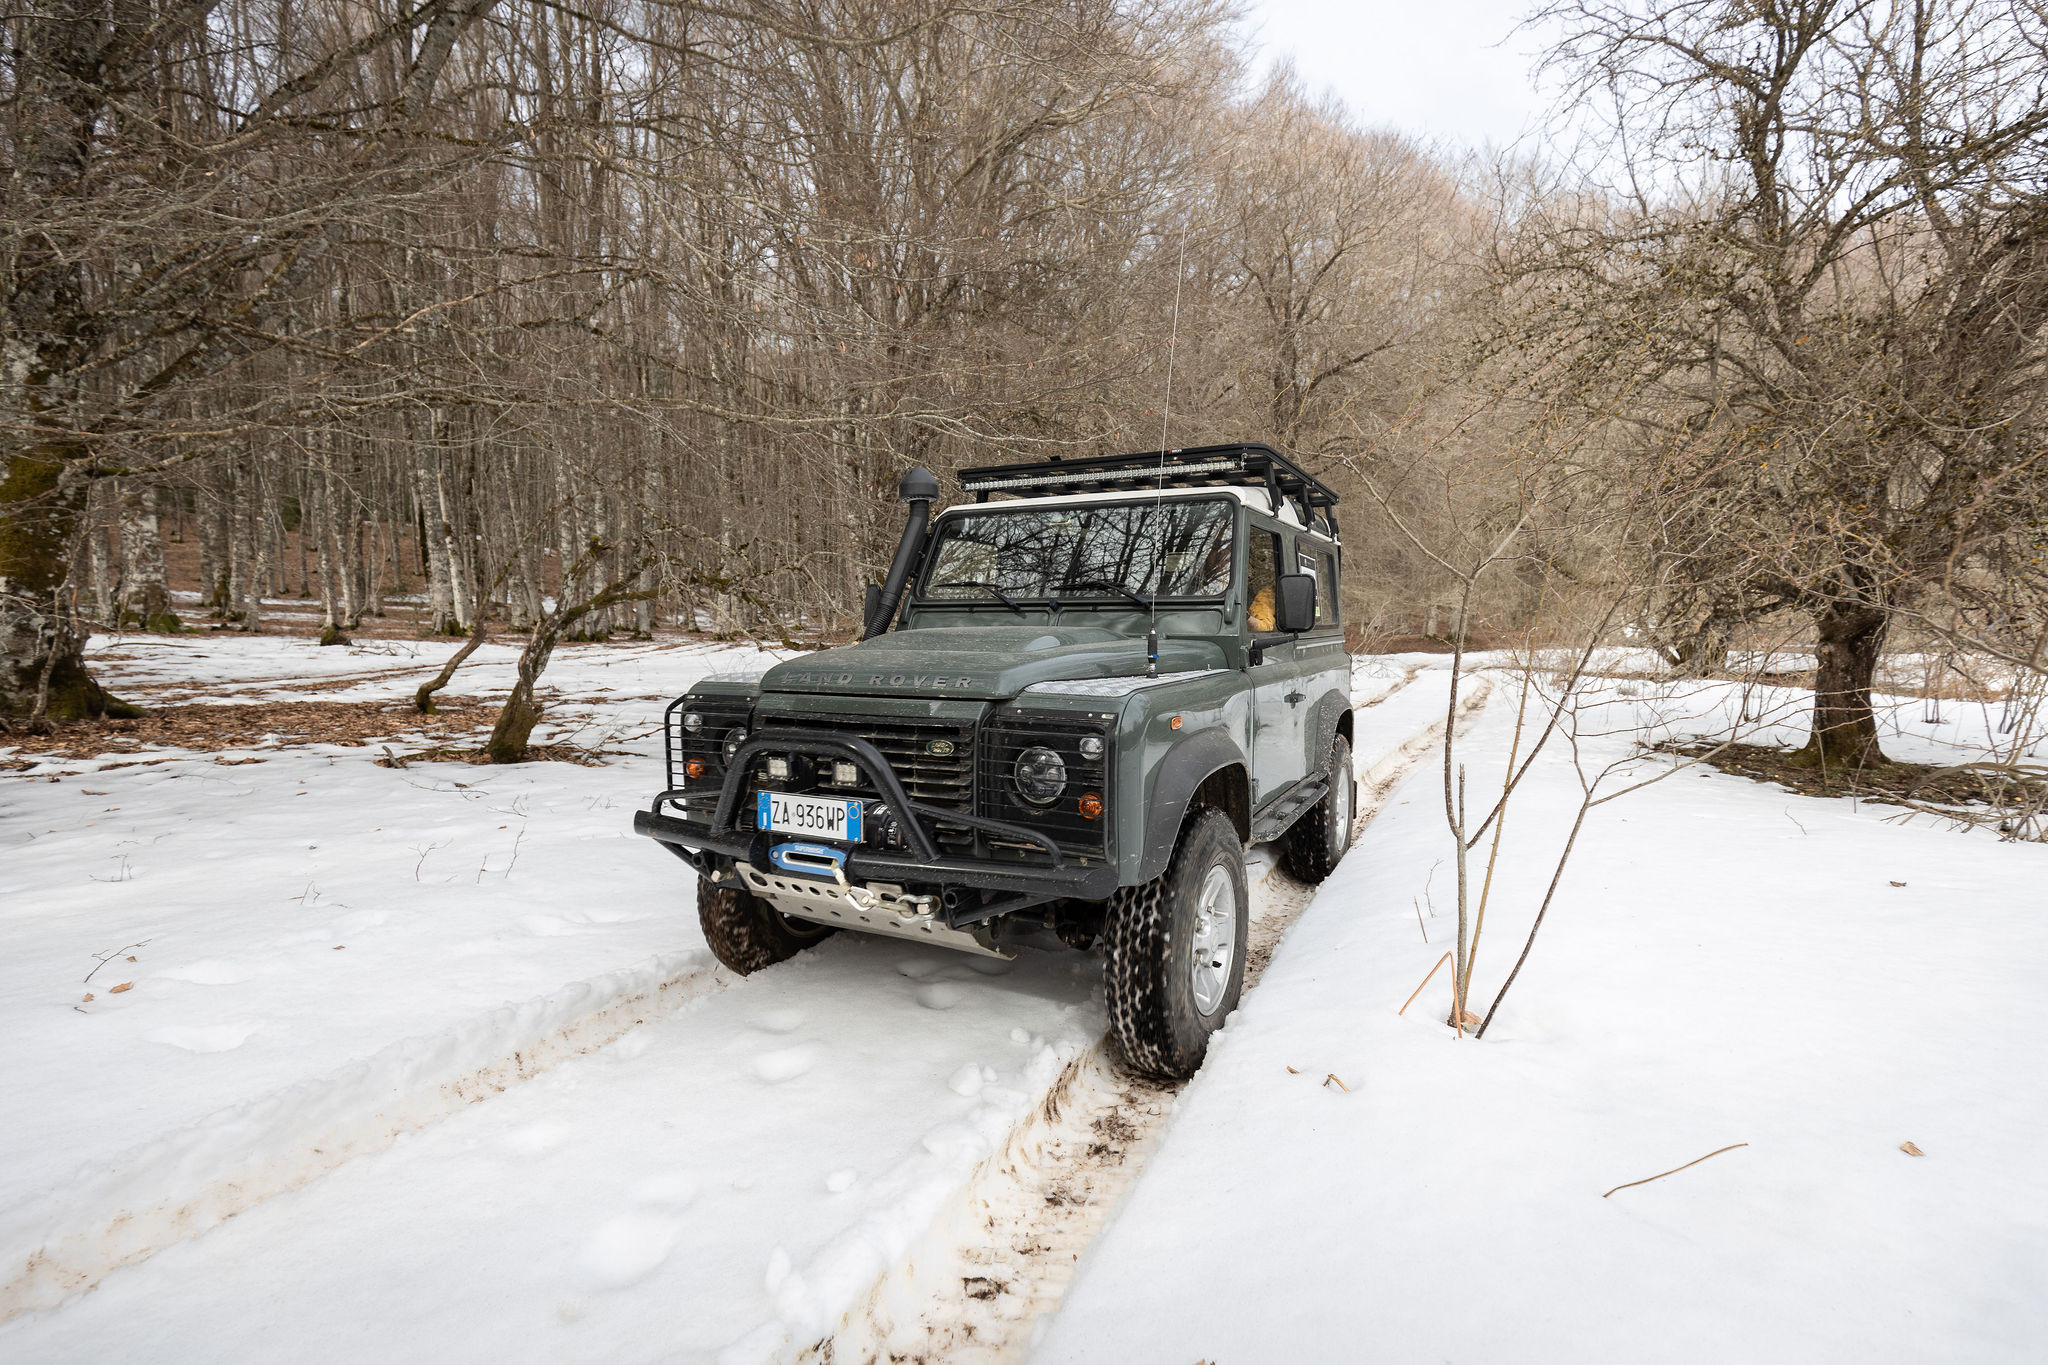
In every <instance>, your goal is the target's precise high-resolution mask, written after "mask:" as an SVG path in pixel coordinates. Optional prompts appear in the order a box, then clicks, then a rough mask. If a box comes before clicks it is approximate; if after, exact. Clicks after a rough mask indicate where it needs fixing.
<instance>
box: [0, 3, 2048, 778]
mask: <svg viewBox="0 0 2048 1365" xmlns="http://www.w3.org/2000/svg"><path fill="white" fill-rule="evenodd" d="M1551 17H1552V18H1553V19H1554V20H1555V21H1556V22H1557V23H1558V24H1559V25H1560V26H1561V31H1562V32H1563V33H1564V34H1565V38H1564V40H1563V45H1562V46H1561V47H1560V48H1559V49H1558V50H1557V51H1556V52H1555V53H1554V54H1553V57H1552V62H1553V67H1554V69H1555V70H1556V71H1557V72H1558V73H1559V75H1560V77H1561V79H1562V80H1564V82H1565V83H1566V88H1567V89H1568V92H1569V93H1568V99H1567V103H1568V105H1569V106H1570V107H1571V110H1572V118H1571V119H1570V120H1569V122H1570V125H1571V128H1572V131H1573V134H1574V137H1575V138H1576V139H1577V141H1576V143H1574V144H1573V146H1575V147H1576V148H1577V149H1578V153H1579V155H1578V156H1576V157H1575V156H1574V155H1570V154H1568V151H1569V150H1570V149H1569V148H1568V147H1567V144H1566V142H1565V141H1564V140H1563V139H1562V137H1560V139H1559V140H1558V141H1557V142H1555V143H1554V144H1546V145H1542V146H1538V147H1535V148H1523V149H1520V150H1519V151H1518V153H1517V154H1516V155H1515V156H1512V157H1508V156H1501V157H1495V158H1492V159H1482V158H1480V157H1478V156H1476V155H1472V154H1466V153H1460V154H1457V155H1453V154H1451V153H1449V152H1447V151H1445V150H1443V149H1440V148H1434V147H1431V146H1427V145H1422V144H1419V143H1417V142H1415V141H1413V140H1411V139H1408V138H1405V137H1403V136H1400V135H1396V134H1393V133H1388V132H1383V131H1376V130H1373V129H1369V128H1365V127H1362V126H1360V125H1359V124H1358V123H1357V122H1356V121H1355V120H1353V119H1352V118H1351V117H1350V116H1348V115H1347V113H1346V112H1345V111H1344V110H1343V109H1342V107H1341V106H1339V105H1336V104H1335V103H1333V102H1331V101H1329V100H1327V99H1319V98H1317V97H1315V96H1313V95H1311V94H1309V93H1308V92H1306V91H1304V90H1303V89H1302V88H1301V87H1300V86H1299V84H1298V83H1297V82H1296V81H1294V80H1293V79H1292V77H1291V76H1289V75H1288V74H1287V73H1286V72H1285V71H1284V70H1282V71H1280V72H1279V73H1278V74H1276V75H1274V76H1272V77H1270V78H1268V79H1266V80H1264V81H1262V82H1253V81H1251V80H1250V79H1249V77H1248V75H1247V72H1248V66H1247V59H1246V57H1245V54H1244V51H1243V47H1242V39H1241V37H1240V30H1239V29H1238V28H1237V26H1236V15H1235V13H1234V11H1233V10H1231V9H1230V8H1229V7H1227V6H1226V5H1224V4H1222V3H1219V2H1218V0H992V3H979V4H977V3H957V4H956V3H948V2H947V0H720V2H719V3H709V4H706V3H695V2H694V0H600V2H599V3H597V4H595V5H581V6H566V5H562V4H559V3H555V0H425V2H424V3H422V4H419V5H417V6H411V5H400V4H394V3H389V2H388V0H305V2H303V3H292V4H288V3H282V0H28V3H26V4H25V5H24V6H20V7H17V8H16V10H15V11H14V12H13V13H12V14H11V16H10V18H9V19H8V21H7V23H8V30H9V47H8V51H7V54H6V56H5V58H4V64H0V99H4V101H5V104H6V117H5V120H4V122H0V156H4V157H5V158H6V160H7V164H8V178H7V188H6V191H5V195H6V197H5V202H4V207H0V262H4V277H0V279H4V284H0V289H4V302H0V347H4V351H5V364H4V380H0V392H4V397H0V431H4V437H0V439H4V442H5V445H4V450H5V465H4V472H0V718H5V719H6V720H8V721H9V722H13V723H18V722H21V721H24V720H28V721H31V722H33V723H37V724H41V723H45V722H47V721H62V720H65V719H68V718H75V717H79V716H85V715H91V714H96V713H99V712H101V711H103V710H105V709H106V708H108V707H109V706H118V705H119V703H118V702H117V701H115V700H114V699H111V698H109V697H107V696H106V695H105V694H104V693H102V692H101V691H100V690H99V689H98V687H97V686H96V685H95V684H94V683H93V682H92V680H91V678H90V676H89V674H88V672H87V671H86V669H85V667H84V665H83V658H82V653H81V649H82V642H83V639H84V637H85V635H86V634H87V633H88V632H89V631H91V630H93V629H95V628H101V627H109V626H113V627H121V628H127V629H145V630H164V629H173V628H176V626H177V624H178V618H177V616H176V614H175V613H174V612H173V611H172V598H171V596H170V590H171V588H173V587H183V588H185V589H187V590H196V591H197V593H198V594H199V599H198V611H199V612H200V613H203V614H204V615H205V616H206V617H208V618H209V619H210V620H211V621H212V622H213V623H214V624H215V625H217V626H218V627H220V628H224V629H238V630H249V631H256V630H262V629H264V628H265V625H266V621H265V616H266V609H265V606H264V599H265V598H266V597H270V598H276V597H278V596H281V595H286V594H297V593H301V592H306V593H313V594H316V595H317V596H318V598H319V601H320V611H321V615H322V618H323V620H324V625H325V634H324V638H326V639H330V640H339V639H344V638H346V636H347V633H348V632H350V631H351V630H355V629H357V628H358V627H359V625H360V623H361V622H362V621H363V619H364V618H365V617H375V616H379V615H382V614H384V613H385V611H386V610H387V609H388V608H389V607H390V606H391V604H392V602H393V600H394V599H398V598H405V599H406V600H407V601H408V602H409V603H410V602H413V601H414V600H415V595H417V601H418V603H419V606H418V607H417V609H416V610H417V614H418V622H417V625H418V628H419V629H421V630H424V631H426V632H429V633H433V634H445V635H460V634H464V633H468V632H471V631H473V630H475V629H476V628H477V627H478V626H479V625H480V624H491V623H497V624H502V625H503V626H504V627H506V628H509V629H513V630H517V631H521V632H525V633H527V634H528V635H529V637H530V639H531V640H532V641H533V642H534V643H535V644H536V646H538V647H539V648H538V657H540V658H541V659H542V660H544V659H545V654H546V650H547V649H550V648H552V646H553V642H554V640H555V639H556V638H557V637H566V638H574V637H576V636H582V635H603V634H613V633H620V632H642V633H644V632H649V631H651V630H653V629H655V628H656V627H657V626H679V625H680V626H687V627H690V628H696V629H704V630H709V631H713V632H717V633H725V634H736V635H751V636H756V637H789V636H794V635H809V636H817V635H821V634H831V633H834V632H840V631H844V630H846V629H848V628H850V627H851V626H852V624H853V623H854V621H855V618H856V616H857V613H858V611H859V606H858V604H859V603H860V601H861V592H862V588H863V586H864V585H865V584H866V583H868V582H871V581H873V580H874V579H875V578H876V577H877V576H878V575H879V569H880V565H881V564H882V563H884V562H885V561H886V558H887V554H888V550H889V546H890V544H891V542H892V538H893V534H894V529H895V528H894V525H893V523H894V521H895V519H896V517H897V515H898V513H897V509H896V508H895V506H894V504H893V501H892V500H891V498H890V496H889V494H890V492H891V490H892V489H893V488H894V486H895V482H896V479H897V477H898V476H899V475H900V473H901V472H902V470H903V469H905V468H906V467H908V466H909V465H912V464H924V465H928V466H931V467H933V468H935V469H938V470H940V471H941V472H944V471H947V470H950V469H954V468H958V467H959V466H961V465H962V464H965V463H970V462H974V461H978V460H989V459H997V458H1028V457H1031V456H1034V455H1039V454H1047V455H1049V454H1057V453H1062V452H1069V451H1096V450H1101V449H1105V448H1115V449H1151V448H1155V447H1157V446H1158V445H1160V444H1161V441H1162V436H1163V439H1164V443H1165V444H1167V445H1188V444H1197V443H1202V442H1207V441H1213V440H1225V439H1253V440H1267V441H1271V442H1273V443H1275V444H1277V445H1280V446H1282V447H1283V448H1286V449H1288V450H1289V451H1291V452H1293V453H1294V454H1296V455H1297V456H1298V457H1299V458H1301V459H1302V460H1303V461H1304V462H1305V463H1307V464H1308V465H1309V466H1310V467H1311V468H1314V469H1316V470H1317V471H1319V472H1321V473H1322V474H1324V475H1325V476H1326V477H1327V478H1329V479H1330V480H1331V481H1332V482H1334V483H1335V484H1337V485H1338V486H1339V487H1340V488H1341V489H1343V490H1344V491H1345V492H1346V494H1347V513H1348V515H1347V519H1346V531H1347V544H1348V546H1349V548H1350V554H1349V559H1348V562H1347V568H1346V572H1347V576H1348V581H1347V583H1346V593H1347V603H1348V610H1349V615H1350V618H1351V620H1352V622H1353V623H1354V624H1355V625H1357V626H1359V627H1361V628H1362V629H1363V631H1364V633H1367V634H1400V633H1428V634H1438V633H1446V632H1460V631H1469V630H1470V628H1471V627H1472V626H1473V625H1474V624H1475V621H1476V622H1478V623H1480V624H1485V625H1488V626H1491V627H1494V628H1522V627H1524V626H1526V625H1527V624H1528V623H1529V622H1530V621H1531V620H1532V619H1533V616H1534V614H1535V613H1537V612H1538V611H1539V610H1541V609H1542V608H1543V607H1544V604H1546V603H1555V602H1556V601H1557V600H1559V598H1560V596H1561V595H1568V594H1569V592H1571V591H1579V590H1584V589H1585V588H1586V587H1587V586H1588V584H1589V581H1590V580H1592V579H1598V580H1599V583H1598V584H1594V585H1593V586H1596V587H1598V586H1601V585H1605V586H1607V587H1612V586H1613V581H1614V578H1615V575H1617V574H1619V575H1621V576H1622V578H1623V579H1624V580H1625V581H1626V582H1628V583H1635V584H1639V585H1640V590H1639V591H1635V592H1634V595H1633V598H1632V601H1631V604H1630V606H1629V607H1628V609H1627V610H1626V611H1624V612H1622V613H1620V614H1619V616H1618V618H1617V619H1618V620H1622V621H1625V622H1627V623H1628V626H1629V628H1630V629H1631V630H1634V631H1637V632H1639V638H1647V639H1649V640H1651V641H1653V642H1655V643H1657V644H1658V645H1659V647H1661V648H1664V649H1666V650H1668V652H1669V654H1670V657H1671V658H1672V660H1673V661H1674V664H1676V665H1678V666H1684V667H1694V668H1699V669H1706V668H1711V667H1715V666H1717V665H1718V664H1719V663H1720V662H1721V661H1722V660H1723V658H1724V656H1725V651H1726V647H1727V643H1728V641H1729V640H1730V639H1731V638H1733V637H1734V636H1735V635H1736V634H1737V633H1739V632H1740V631H1741V630H1742V629H1744V628H1745V627H1748V626H1752V625H1754V624H1755V623H1756V622H1758V621H1761V620H1765V619H1771V618H1784V617H1787V616H1789V617H1792V618H1795V619H1797V620H1799V621H1802V622H1805V623H1807V626H1808V628H1809V629H1810V630H1811V631H1813V632H1817V636H1816V637H1815V638H1816V639H1817V641H1818V644H1819V647H1820V653H1821V668H1820V673H1821V701H1822V713H1821V714H1820V715H1819V717H1818V718H1817V730H1816V743H1820V742H1821V741H1822V740H1823V739H1825V740H1826V744H1825V745H1823V747H1824V748H1825V749H1826V752H1827V756H1829V757H1830V758H1831V759H1841V758H1851V759H1853V758H1854V757H1855V756H1856V755H1857V754H1859V753H1862V752H1864V751H1866V750H1868V749H1869V748H1870V746H1872V745H1874V737H1873V736H1874V731H1871V730H1870V729H1869V727H1868V724H1867V722H1868V716H1869V706H1868V691H1869V685H1870V669H1871V666H1872V665H1873V664H1874V661H1875V657H1876V651H1877V650H1878V649H1879V648H1880V647H1881V646H1882V643H1883V642H1884V640H1885V639H1886V633H1887V631H1889V630H1893V629H1904V628H1910V629H1911V630H1913V631H1916V632H1918V633H1919V634H1920V635H1921V636H1925V637H1927V638H1936V637H1939V638H1944V639H1949V640H1952V641H1959V642H1962V643H1965V644H1968V645H1969V646H1970V647H1973V648H1984V649H1990V650H1993V651H1994V652H1997V653H1999V654H2001V655H2002V656H2003V657H2004V658H2006V659H2007V660H2008V661H2009V662H2011V663H2013V664H2014V665H2015V666H2019V667H2027V666H2033V667H2038V666H2039V665H2040V663H2041V661H2042V658H2043V643H2044V637H2043V630H2044V620H2048V618H2044V612H2043V601H2044V589H2048V581H2044V562H2043V539H2044V536H2048V518H2044V512H2043V508H2044V507H2048V471H2044V462H2048V455H2044V450H2043V443H2044V435H2043V433H2044V430H2048V426H2044V422H2043V412H2042V400H2043V397H2044V374H2048V368H2044V365H2048V362H2044V345H2048V165H2044V159H2043V150H2042V149H2043V148H2044V147H2048V136H2044V134H2048V95H2044V92H2043V80H2042V72H2043V71H2044V70H2048V48H2044V36H2048V14H2044V10H2043V8H2042V6H2041V4H2040V3H2038V0H2005V3H1999V4H1987V3H1979V2H1977V0H1908V2H1906V3H1893V4H1888V5H1872V4H1867V3H1864V4H1853V3H1844V2H1843V0H1791V2H1790V3H1770V4H1764V5H1754V4H1741V5H1737V4H1731V3H1727V0H1685V3H1663V4H1656V3H1649V2H1648V0H1616V2H1615V3H1604V2H1602V0H1573V2H1572V3H1567V4H1563V5H1560V6H1558V7H1556V8H1554V9H1553V10H1552V11H1551ZM1596 110H1604V111H1605V112H1606V113H1607V115H1608V122H1607V123H1606V124H1605V125H1602V126H1598V127H1592V126H1590V123H1591V122H1597V121H1595V120H1591V114H1590V111H1596ZM1561 126H1563V125H1561ZM1169 351H1170V352H1171V355H1172V357H1173V359H1172V367H1173V368H1172V388H1171V405H1170V410H1169V408H1168V405H1167V391H1168V390H1167V358H1168V355H1169ZM1354 508H1355V510H1354ZM1503 535H1505V536H1506V539H1502V537H1503ZM1466 542H1472V543H1481V542H1483V543H1485V544H1487V545H1493V544H1496V543H1498V544H1501V545H1505V546H1507V547H1508V548H1507V550H1506V551H1505V552H1504V553H1503V554H1501V555H1499V556H1497V559H1498V562H1499V563H1500V564H1501V565H1502V566H1503V568H1502V571H1501V572H1498V573H1495V574H1492V575H1491V576H1490V577H1488V578H1487V579H1486V581H1485V583H1484V584H1482V585H1481V587H1480V588H1479V590H1478V591H1477V593H1476V595H1475V593H1474V591H1473V587H1472V584H1471V583H1469V582H1461V578H1460V574H1461V572H1462V571H1461V570H1460V569H1459V568H1458V565H1457V564H1456V563H1455V562H1453V561H1454V559H1455V556H1454V555H1453V554H1452V552H1451V551H1452V547H1455V546H1457V545H1460V544H1464V543H1466ZM167 547H168V548H167ZM181 566H182V567H181ZM1603 566H1605V567H1603ZM174 580H176V581H174ZM187 614H188V616H189V615H191V614H192V613H191V609H190V608H189V607H188V609H187ZM1830 670H1832V672H1831V671H1830ZM1859 689H1860V690H1859ZM1859 698H1860V700H1859Z"/></svg>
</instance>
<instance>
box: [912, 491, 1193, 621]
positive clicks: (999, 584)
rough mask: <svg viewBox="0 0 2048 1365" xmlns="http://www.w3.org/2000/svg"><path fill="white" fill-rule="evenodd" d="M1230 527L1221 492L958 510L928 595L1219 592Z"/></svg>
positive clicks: (1065, 597) (1077, 596)
mask: <svg viewBox="0 0 2048 1365" xmlns="http://www.w3.org/2000/svg"><path fill="white" fill-rule="evenodd" d="M1231 524H1232V518H1231V504H1230V503H1227V502H1224V501H1222V500H1220V499H1203V500H1201V501H1192V500H1175V501H1171V502H1142V503H1100V504H1096V505H1093V506H1086V507H1028V508H1018V509H1016V510H1014V511H1011V510H1007V509H1003V508H989V509H988V510H986V511H973V512H965V513H955V514H953V515H950V516H948V517H946V518H945V519H944V520H942V521H941V522H940V523H939V532H938V542H937V544H936V545H934V547H933V549H932V557H931V569H930V571H929V572H927V573H926V575H925V588H924V596H925V598H926V600H927V601H930V600H934V599H936V600H943V601H954V600H966V599H971V598H980V599H983V600H987V599H989V598H991V597H995V596H1005V597H1009V598H1013V599H1020V600H1023V599H1033V598H1036V599H1044V598H1058V599H1060V600H1061V601H1069V600H1085V599H1089V598H1120V599H1122V598H1130V597H1131V596H1132V595H1133V594H1135V595H1136V596H1137V597H1139V598H1143V599H1146V600H1148V601H1149V600H1151V599H1154V598H1161V597H1165V598H1179V597H1220V596H1222V595H1223V593H1225V592H1226V591H1228V590H1229V588H1230V550H1231Z"/></svg>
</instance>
